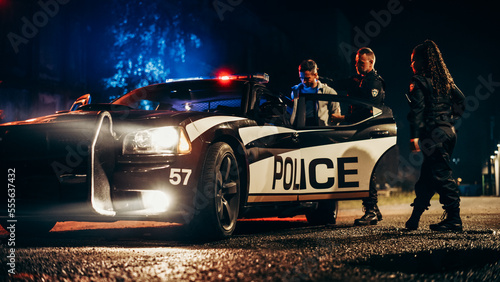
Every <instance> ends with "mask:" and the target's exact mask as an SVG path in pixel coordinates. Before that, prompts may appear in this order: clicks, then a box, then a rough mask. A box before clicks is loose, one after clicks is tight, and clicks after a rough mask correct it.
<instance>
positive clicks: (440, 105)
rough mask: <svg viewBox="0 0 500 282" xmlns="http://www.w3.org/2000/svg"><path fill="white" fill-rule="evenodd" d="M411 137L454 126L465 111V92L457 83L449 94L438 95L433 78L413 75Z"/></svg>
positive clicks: (410, 118)
mask: <svg viewBox="0 0 500 282" xmlns="http://www.w3.org/2000/svg"><path fill="white" fill-rule="evenodd" d="M409 99H410V113H409V114H408V120H409V122H410V137H411V138H412V139H413V138H419V137H421V136H429V135H430V133H431V131H432V130H433V129H435V128H436V127H439V126H445V127H452V126H453V124H454V120H455V119H457V118H459V117H460V116H461V114H462V113H463V111H464V100H465V97H464V94H463V93H462V92H461V91H460V89H458V87H457V86H456V85H454V86H453V88H452V89H451V91H450V93H449V95H441V96H438V95H437V93H436V91H434V88H433V87H432V82H431V79H429V78H426V77H424V76H421V75H415V76H413V78H412V80H411V83H410V95H409Z"/></svg>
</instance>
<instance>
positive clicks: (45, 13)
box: [7, 0, 70, 54]
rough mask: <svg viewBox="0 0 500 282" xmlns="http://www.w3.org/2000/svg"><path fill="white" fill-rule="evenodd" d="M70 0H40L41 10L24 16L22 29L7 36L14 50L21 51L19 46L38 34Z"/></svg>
mask: <svg viewBox="0 0 500 282" xmlns="http://www.w3.org/2000/svg"><path fill="white" fill-rule="evenodd" d="M69 1H70V0H47V1H44V0H40V1H38V6H40V10H38V11H37V12H35V13H34V14H33V16H32V18H31V20H30V19H28V18H27V17H22V18H21V22H22V23H23V24H22V26H21V30H20V32H18V33H14V32H9V34H7V38H8V39H9V42H10V45H11V46H12V49H14V52H15V53H16V54H17V53H19V46H20V45H21V44H28V42H29V40H30V39H33V38H34V37H35V36H37V34H38V32H39V30H40V28H43V27H44V26H46V25H47V24H48V23H49V19H50V18H53V17H55V16H56V15H57V14H58V13H59V11H60V6H61V5H66V4H68V3H69Z"/></svg>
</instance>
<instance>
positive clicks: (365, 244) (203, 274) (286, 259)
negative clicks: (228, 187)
mask: <svg viewBox="0 0 500 282" xmlns="http://www.w3.org/2000/svg"><path fill="white" fill-rule="evenodd" d="M341 207H342V206H341ZM499 207H500V198H491V197H488V198H485V197H481V198H463V200H462V219H463V221H464V226H465V230H464V232H458V233H454V232H450V233H448V232H446V233H436V232H432V231H430V230H429V229H428V225H429V224H430V223H434V222H437V221H438V220H439V216H440V214H441V211H442V210H441V209H440V207H439V204H438V203H437V202H433V206H432V207H431V209H430V210H429V211H427V212H426V213H425V214H424V216H423V218H422V221H421V227H420V229H419V230H418V231H406V230H404V229H403V226H404V221H405V220H406V219H407V217H408V216H409V214H410V212H411V210H410V207H409V206H408V205H407V204H406V205H398V206H382V207H381V210H382V213H383V214H384V220H383V221H381V222H380V223H379V224H378V225H376V226H369V227H353V226H352V222H353V220H354V219H355V218H356V217H358V216H360V215H361V211H360V210H356V211H354V210H342V209H341V210H340V213H339V218H338V223H337V225H331V226H309V225H307V223H306V222H305V221H302V220H298V221H297V220H295V221H293V220H285V221H280V220H271V221H241V222H238V228H237V231H236V233H235V235H234V237H233V238H231V239H228V240H223V241H217V242H209V243H199V242H198V243H197V242H189V241H186V240H185V239H184V238H183V235H182V226H177V225H174V226H163V227H144V228H121V229H95V230H75V231H64V230H63V231H54V230H55V229H53V231H52V232H50V233H49V234H48V235H45V236H42V237H38V238H23V237H16V249H15V270H16V274H15V275H8V273H7V271H8V270H9V269H10V266H8V265H7V263H8V258H7V256H8V255H9V251H10V250H9V248H8V246H7V244H6V243H7V241H6V235H3V240H2V246H1V248H0V262H1V266H0V280H2V279H5V280H9V279H11V280H21V281H43V280H46V281H53V280H63V281H74V280H77V281H96V280H98V281H101V280H104V281H164V280H169V281H171V280H174V281H175V280H178V281H186V280H187V281H189V280H190V281H206V280H216V281H263V280H264V281H267V280H269V281H309V280H310V281H332V280H341V281H360V280H391V281H408V280H438V281H443V280H449V281H452V280H453V281H464V280H469V281H500V209H499ZM56 227H57V226H56Z"/></svg>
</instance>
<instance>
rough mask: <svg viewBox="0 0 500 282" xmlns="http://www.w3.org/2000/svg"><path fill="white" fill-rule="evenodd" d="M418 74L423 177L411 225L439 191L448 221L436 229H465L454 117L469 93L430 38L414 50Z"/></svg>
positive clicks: (414, 116)
mask: <svg viewBox="0 0 500 282" xmlns="http://www.w3.org/2000/svg"><path fill="white" fill-rule="evenodd" d="M411 66H412V69H413V73H414V74H415V75H414V76H413V77H412V80H411V83H410V93H409V102H410V113H409V114H408V120H409V122H410V134H411V136H410V137H411V140H410V146H411V148H412V151H414V152H418V151H422V153H423V155H424V162H423V163H422V167H421V171H420V178H419V179H418V181H417V183H416V184H415V196H416V197H415V200H414V201H413V204H412V206H413V212H412V215H411V217H410V218H409V219H408V221H407V222H406V228H407V229H409V230H416V229H417V228H418V222H419V220H420V216H421V215H422V213H423V212H424V211H425V210H426V209H427V208H428V207H429V206H430V199H431V198H432V196H433V195H434V193H436V192H437V193H438V194H439V202H440V203H441V204H442V205H443V209H444V210H445V213H444V215H443V219H444V220H443V221H441V222H439V223H437V224H431V225H430V229H431V230H434V231H460V230H462V220H461V218H460V197H459V190H458V185H457V183H456V182H455V180H454V179H453V177H452V169H451V166H450V162H451V154H452V153H453V149H454V147H455V143H456V140H457V135H456V132H455V128H454V126H453V123H454V120H455V119H456V118H458V117H459V116H460V115H461V114H462V113H463V111H464V109H465V106H464V101H465V97H464V95H463V94H462V92H461V91H460V90H459V89H458V87H457V86H456V85H455V83H454V82H453V78H452V77H451V75H450V73H449V71H448V68H447V67H446V65H445V63H444V61H443V58H442V55H441V52H440V50H439V48H438V47H437V45H436V44H435V43H434V42H433V41H431V40H426V41H425V42H424V43H423V44H420V45H418V46H417V47H415V49H413V53H412V56H411Z"/></svg>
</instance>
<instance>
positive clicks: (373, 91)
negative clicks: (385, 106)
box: [372, 89, 378, 97]
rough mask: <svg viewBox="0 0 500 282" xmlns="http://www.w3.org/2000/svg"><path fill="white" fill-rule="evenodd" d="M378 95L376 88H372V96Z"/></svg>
mask: <svg viewBox="0 0 500 282" xmlns="http://www.w3.org/2000/svg"><path fill="white" fill-rule="evenodd" d="M377 95H378V89H372V96H373V97H377Z"/></svg>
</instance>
